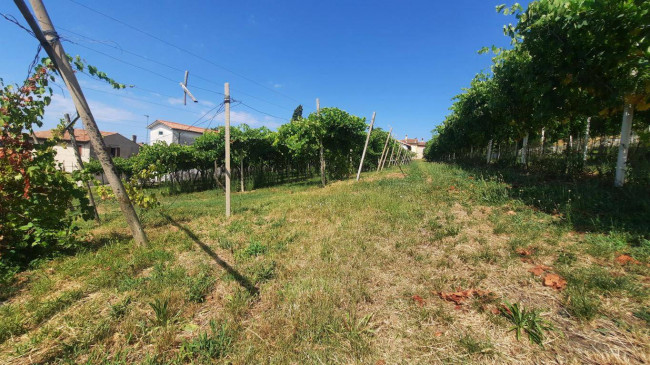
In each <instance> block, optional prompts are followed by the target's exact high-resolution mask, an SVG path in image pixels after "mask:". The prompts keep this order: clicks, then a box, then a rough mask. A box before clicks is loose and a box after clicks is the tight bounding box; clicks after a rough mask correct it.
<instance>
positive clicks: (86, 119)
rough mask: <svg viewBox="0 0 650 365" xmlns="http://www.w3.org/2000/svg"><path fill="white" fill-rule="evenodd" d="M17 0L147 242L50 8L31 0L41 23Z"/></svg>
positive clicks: (140, 240) (127, 214)
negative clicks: (53, 20) (49, 11)
mask: <svg viewBox="0 0 650 365" xmlns="http://www.w3.org/2000/svg"><path fill="white" fill-rule="evenodd" d="M14 3H15V4H16V6H18V9H20V12H21V13H22V15H23V17H25V20H26V21H27V23H28V24H29V26H30V27H31V28H32V31H33V32H34V34H35V35H36V37H37V39H38V40H39V41H40V42H41V46H42V47H43V49H45V51H46V52H47V54H48V55H49V56H50V59H52V60H53V62H54V64H55V65H56V67H57V69H58V71H59V74H61V77H62V78H63V81H64V82H65V84H66V86H67V88H68V91H69V92H70V96H71V97H72V101H73V102H74V105H75V108H76V109H77V112H78V113H79V116H80V117H81V121H82V122H83V125H84V127H85V129H86V131H87V132H88V137H89V138H90V144H91V146H92V147H93V150H94V151H95V154H96V155H97V159H98V160H99V162H100V163H101V165H102V168H103V169H104V174H105V175H106V178H107V179H108V182H109V184H110V185H111V188H112V189H113V193H114V194H115V197H116V198H117V201H118V202H119V204H120V209H121V210H122V214H124V218H125V219H126V222H127V224H128V225H129V228H130V229H131V233H132V234H133V239H134V240H135V243H136V244H138V245H144V244H146V243H147V236H146V234H145V232H144V230H143V229H142V225H141V224H140V219H139V218H138V215H137V214H136V212H135V209H134V208H133V205H132V204H131V200H130V199H129V196H128V195H127V193H126V189H124V185H123V184H122V180H120V178H119V176H118V175H117V170H116V169H115V165H114V164H113V160H112V159H111V155H110V154H109V153H108V151H107V150H106V145H105V144H104V139H103V138H102V135H101V133H100V132H99V128H98V127H97V123H95V118H94V117H93V114H92V112H91V111H90V107H89V106H88V102H87V101H86V98H85V96H84V94H83V91H82V90H81V87H80V86H79V82H78V81H77V77H76V76H75V74H74V72H73V71H72V67H71V66H70V63H69V62H68V58H67V55H66V53H65V50H64V49H63V46H62V45H61V42H60V41H59V36H58V34H57V33H56V29H54V26H53V25H52V20H51V19H50V16H49V15H48V13H47V10H46V9H45V6H44V5H43V2H42V1H41V0H30V3H31V4H32V8H33V9H34V14H36V18H37V19H38V23H37V22H36V19H34V17H33V16H32V14H31V12H30V11H29V9H28V7H27V5H26V4H25V1H24V0H14ZM39 24H40V26H39Z"/></svg>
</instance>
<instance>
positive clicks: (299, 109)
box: [291, 105, 302, 122]
mask: <svg viewBox="0 0 650 365" xmlns="http://www.w3.org/2000/svg"><path fill="white" fill-rule="evenodd" d="M298 119H302V105H298V106H297V107H296V110H294V111H293V115H292V116H291V121H292V122H293V121H294V120H298Z"/></svg>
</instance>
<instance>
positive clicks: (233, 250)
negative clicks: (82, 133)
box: [0, 163, 650, 364]
mask: <svg viewBox="0 0 650 365" xmlns="http://www.w3.org/2000/svg"><path fill="white" fill-rule="evenodd" d="M405 172H406V173H407V174H408V176H406V177H405V176H403V175H402V174H401V173H400V172H399V170H394V169H391V170H388V171H385V172H382V173H380V174H375V173H370V174H367V175H365V176H364V177H363V181H362V182H360V183H356V184H355V183H353V182H352V181H342V182H336V183H333V184H331V185H330V186H328V187H327V188H318V187H317V186H316V185H311V184H309V183H304V184H289V185H284V186H280V187H276V188H268V189H260V190H257V191H253V192H247V193H244V194H237V195H235V196H234V197H233V209H234V211H233V218H232V219H231V220H230V221H225V219H224V217H223V210H224V208H223V196H222V195H218V194H217V193H215V192H214V191H210V192H201V193H192V194H186V195H182V196H179V197H170V198H164V199H163V207H162V208H160V209H158V210H156V211H152V212H148V213H146V214H145V216H144V224H145V226H146V230H147V233H148V234H149V236H150V238H151V241H152V244H151V245H150V247H146V248H134V247H132V245H131V242H130V240H129V239H128V231H127V228H126V227H125V226H124V224H123V222H122V220H121V219H120V218H119V212H118V209H117V207H116V206H115V205H113V204H111V203H103V204H102V205H101V206H100V208H101V212H102V214H103V216H104V217H106V218H105V219H104V221H105V222H106V224H105V225H103V226H101V227H94V226H92V224H91V223H88V225H86V226H84V227H83V230H84V232H85V239H86V240H87V241H88V244H87V246H88V248H87V249H86V250H84V251H82V252H79V253H77V254H76V255H74V256H66V257H60V258H57V259H55V260H53V261H49V262H45V263H43V264H42V265H40V266H39V267H37V268H35V269H33V270H30V271H27V272H24V273H22V274H21V275H20V277H19V279H18V280H17V283H16V285H15V286H14V287H13V288H12V290H11V292H8V293H4V295H3V296H5V297H7V298H8V299H7V301H6V302H5V303H4V304H3V305H2V306H0V363H8V364H14V363H15V364H19V363H32V362H34V363H37V362H61V363H66V362H76V363H84V362H87V363H93V364H94V363H124V364H126V363H133V362H142V363H190V362H194V363H213V362H215V361H217V362H219V361H222V362H224V363H230V362H232V363H241V364H243V363H346V364H347V363H369V364H392V363H508V362H509V363H539V362H549V363H556V362H560V363H594V364H602V363H644V362H645V363H647V362H650V356H649V355H648V354H649V353H650V333H649V329H648V326H649V324H648V323H649V322H648V321H650V310H649V309H648V308H649V307H648V305H649V299H648V286H649V284H650V281H649V275H650V269H649V268H648V262H649V260H648V256H649V255H650V246H648V245H647V244H646V245H645V246H644V245H643V244H642V245H640V246H639V247H631V246H629V245H627V244H626V243H625V242H622V243H621V242H620V239H619V238H618V237H617V236H615V235H602V234H589V233H579V232H574V231H572V230H571V228H570V226H569V225H568V224H566V222H565V219H563V217H561V216H558V215H555V216H552V215H548V214H545V213H541V212H538V211H536V210H535V209H533V208H531V207H528V206H526V205H524V204H523V203H522V202H520V201H518V200H514V199H510V198H509V193H508V191H509V189H508V186H506V185H505V184H504V183H501V182H496V181H485V180H483V179H482V178H481V177H480V176H471V175H470V174H469V173H468V172H466V171H463V170H461V169H459V168H455V167H452V166H448V165H442V164H429V163H414V164H412V165H410V166H408V167H407V168H406V169H405ZM644 244H645V243H644ZM622 253H627V254H630V255H631V256H633V257H634V259H635V260H638V261H637V262H628V263H626V264H620V263H617V262H616V260H615V259H616V258H617V257H619V256H620V254H622ZM538 265H544V266H545V267H538V269H539V270H541V271H542V273H540V274H541V275H540V276H536V275H534V274H533V273H531V272H529V270H530V269H532V268H535V267H537V266H538ZM544 271H545V272H544ZM548 273H551V274H557V275H558V276H559V277H560V278H561V279H564V280H566V287H564V288H563V289H562V290H557V289H554V288H552V287H547V286H544V285H543V277H544V276H545V275H548ZM467 289H476V290H479V292H474V294H475V295H474V296H470V297H469V298H467V299H464V300H463V298H461V299H460V300H458V301H459V303H460V304H456V303H454V302H453V301H450V300H445V299H443V298H442V297H443V296H444V294H445V293H450V292H457V291H459V290H467ZM440 292H442V293H443V295H440ZM462 294H463V293H460V294H459V295H461V297H462ZM505 301H508V302H509V303H518V304H519V305H520V308H524V309H525V310H538V311H539V312H540V313H541V314H539V316H540V317H541V319H542V320H540V319H539V318H538V319H532V320H531V321H532V322H534V323H544V321H548V322H549V323H550V324H552V326H553V328H554V329H553V330H549V331H544V338H543V339H542V344H543V346H540V345H537V344H534V343H532V342H530V341H529V340H528V336H527V334H526V332H525V331H524V332H522V336H521V338H520V340H517V339H516V337H515V333H514V332H511V331H509V330H510V328H511V327H512V326H513V323H512V322H511V321H510V320H509V319H508V318H507V316H506V315H504V314H503V309H502V308H503V306H502V303H504V302H505ZM529 323H530V321H529Z"/></svg>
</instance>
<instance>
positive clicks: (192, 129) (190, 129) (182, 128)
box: [149, 119, 206, 133]
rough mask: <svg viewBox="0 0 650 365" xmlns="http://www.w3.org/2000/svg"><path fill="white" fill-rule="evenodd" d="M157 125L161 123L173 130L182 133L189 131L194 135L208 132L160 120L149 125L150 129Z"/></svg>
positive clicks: (203, 129)
mask: <svg viewBox="0 0 650 365" xmlns="http://www.w3.org/2000/svg"><path fill="white" fill-rule="evenodd" d="M156 123H160V124H163V125H166V126H168V127H169V128H171V129H175V130H180V131H187V132H194V133H204V132H205V131H206V129H205V128H199V127H194V126H191V125H187V124H181V123H175V122H170V121H167V120H160V119H157V120H155V121H154V122H153V123H151V124H150V125H149V127H150V128H151V127H153V126H154V124H156Z"/></svg>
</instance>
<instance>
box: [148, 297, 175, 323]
mask: <svg viewBox="0 0 650 365" xmlns="http://www.w3.org/2000/svg"><path fill="white" fill-rule="evenodd" d="M149 306H150V307H151V309H153V312H154V315H155V318H153V319H152V322H153V324H154V325H156V326H161V327H165V326H167V324H169V322H170V321H171V320H172V319H173V315H172V313H171V310H170V308H169V298H165V299H163V300H161V299H160V298H156V299H155V300H154V301H153V302H150V303H149Z"/></svg>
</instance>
